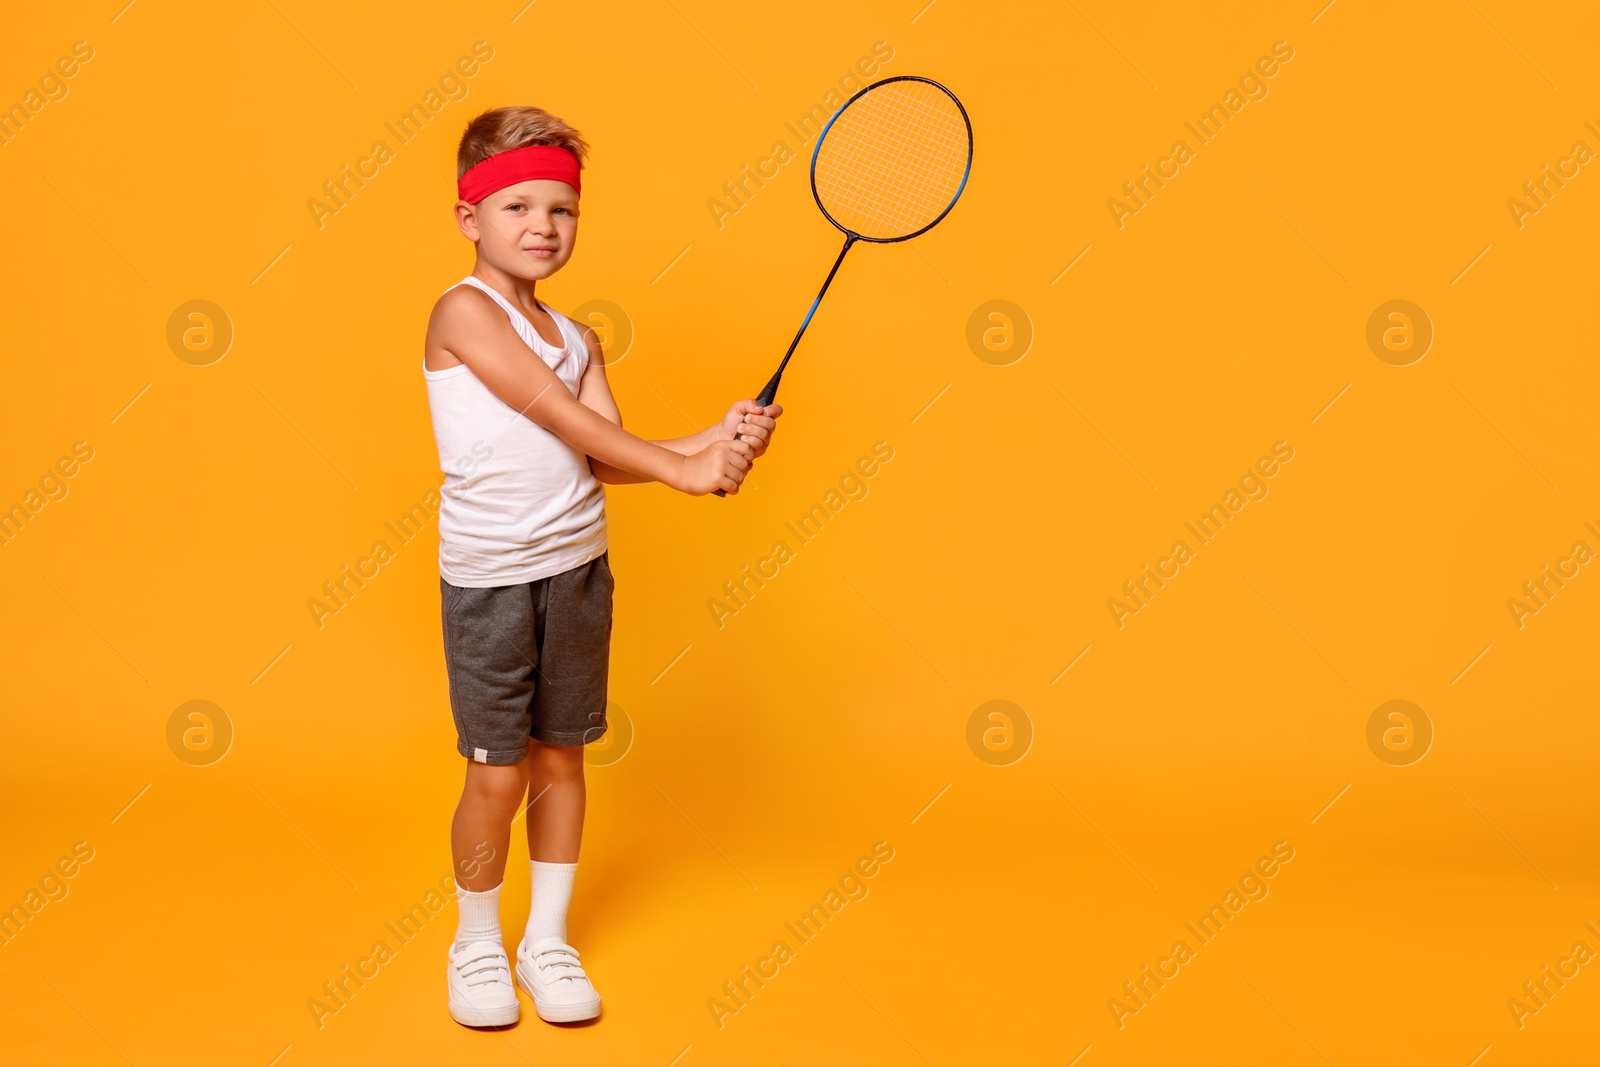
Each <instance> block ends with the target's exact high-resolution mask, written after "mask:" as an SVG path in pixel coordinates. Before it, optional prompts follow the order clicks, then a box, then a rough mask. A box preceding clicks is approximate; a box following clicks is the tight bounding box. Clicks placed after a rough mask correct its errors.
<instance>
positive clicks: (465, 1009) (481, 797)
mask: <svg viewBox="0 0 1600 1067" xmlns="http://www.w3.org/2000/svg"><path fill="white" fill-rule="evenodd" d="M527 788H528V761H527V760H526V759H524V760H522V761H521V762H520V763H514V764H510V765H498V766H497V765H491V764H487V763H479V762H477V761H476V760H469V761H468V762H467V774H466V782H465V784H464V785H463V786H462V789H461V800H460V801H459V802H458V803H457V805H456V813H455V817H454V818H453V819H452V820H451V821H450V852H451V857H452V860H453V863H454V866H455V877H456V906H457V909H458V911H459V912H460V916H461V918H460V922H459V924H458V925H457V927H456V937H455V941H454V942H453V943H452V944H451V946H450V952H449V967H448V971H447V977H448V979H449V989H450V1015H451V1017H452V1018H453V1019H455V1020H456V1022H458V1023H461V1024H463V1025H465V1026H507V1025H509V1024H511V1023H514V1022H516V1021H517V1017H518V1014H519V1008H518V1006H517V994H516V990H515V989H514V988H513V986H512V982H511V963H510V960H509V958H508V957H507V956H506V952H505V948H504V947H503V943H502V941H501V935H500V890H501V887H502V883H503V882H504V880H505V872H506V852H507V851H508V849H509V847H510V843H511V821H512V819H514V818H515V817H516V813H517V807H518V805H520V804H521V803H522V798H523V797H524V796H525V795H526V794H527Z"/></svg>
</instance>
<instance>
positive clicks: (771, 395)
mask: <svg viewBox="0 0 1600 1067" xmlns="http://www.w3.org/2000/svg"><path fill="white" fill-rule="evenodd" d="M855 243H856V237H855V234H851V235H850V236H848V237H846V238H845V239H844V247H843V248H841V249H839V258H838V259H835V260H834V261H833V267H832V269H830V270H829V271H828V276H827V277H826V278H824V279H823V280H822V288H821V289H818V290H817V298H816V299H815V300H813V301H811V310H809V311H807V312H806V317H805V320H804V321H803V322H801V323H800V329H798V330H796V331H795V335H794V340H793V341H790V342H789V350H788V351H787V352H785V353H784V354H783V362H781V363H779V364H778V369H777V370H776V371H774V372H773V375H772V377H771V378H769V379H768V380H767V384H766V385H765V386H764V387H763V388H762V390H761V393H760V395H758V396H757V397H756V403H757V404H760V405H761V406H762V407H766V406H767V405H768V404H770V403H772V401H773V400H774V399H776V398H777V396H778V383H779V382H780V381H781V380H782V379H783V370H784V368H785V367H787V366H788V365H789V357H790V356H792V355H794V350H795V347H796V346H798V345H799V344H800V338H802V337H804V336H805V334H806V327H807V326H810V325H811V319H812V317H813V316H814V315H816V313H817V307H818V305H820V304H821V303H822V296H823V294H824V293H826V292H827V291H828V286H830V285H832V284H833V276H834V275H835V274H838V273H839V264H841V263H843V262H844V256H845V253H846V252H848V251H850V246H851V245H853V244H855ZM733 439H734V440H735V441H742V440H744V438H743V437H741V436H740V435H739V434H734V435H733ZM713 492H714V493H715V494H716V495H717V496H727V495H728V494H727V492H726V491H725V490H722V489H716V490H713Z"/></svg>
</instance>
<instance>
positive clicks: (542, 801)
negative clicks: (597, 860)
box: [527, 740, 586, 945]
mask: <svg viewBox="0 0 1600 1067" xmlns="http://www.w3.org/2000/svg"><path fill="white" fill-rule="evenodd" d="M528 767H529V776H528V801H529V807H528V858H529V859H530V861H531V862H530V863H529V868H530V870H531V872H532V881H533V900H532V904H531V906H530V907H529V909H528V929H527V939H528V944H530V945H533V944H537V943H538V942H539V941H540V940H541V939H543V938H546V937H555V938H559V939H560V940H562V941H565V940H566V939H567V905H568V903H569V902H570V901H571V899H572V882H573V879H574V877H575V876H576V874H577V869H578V847H579V845H580V844H581V842H582V839H583V813H584V805H585V801H586V790H585V786H584V780H583V746H582V745H550V744H546V743H544V742H543V741H538V740H535V741H533V743H532V748H531V749H530V750H529V752H528ZM535 798H538V799H537V801H535Z"/></svg>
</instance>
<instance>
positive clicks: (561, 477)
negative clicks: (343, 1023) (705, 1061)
mask: <svg viewBox="0 0 1600 1067" xmlns="http://www.w3.org/2000/svg"><path fill="white" fill-rule="evenodd" d="M587 149H588V146H587V145H586V144H585V142H584V140H583V138H582V137H581V136H580V135H579V134H578V132H577V131H576V130H574V129H572V127H570V126H568V125H567V124H566V123H565V122H563V121H561V120H560V119H559V118H556V117H555V116H553V115H551V114H549V113H547V112H545V111H542V110H540V109H539V108H534V107H509V108H497V109H495V110H493V111H488V112H485V113H484V114H482V115H479V116H478V117H477V118H475V119H473V120H472V122H471V123H470V124H468V126H467V129H466V132H465V133H464V134H463V135H462V137H461V144H460V147H459V149H458V151H457V158H456V168H457V169H456V173H457V177H458V179H459V181H458V188H457V192H458V193H459V195H460V199H459V200H458V201H457V202H456V205H455V214H456V223H457V225H458V226H459V227H460V229H461V233H462V235H463V236H465V237H466V238H467V239H468V240H469V241H471V242H472V243H473V245H474V246H475V247H476V263H475V265H474V266H473V270H472V274H471V275H469V276H468V277H467V278H465V279H463V280H462V281H461V282H460V283H458V284H457V285H456V286H454V287H452V288H451V289H449V290H448V291H447V292H446V293H445V294H444V295H443V296H442V297H441V298H440V299H439V302H438V303H437V304H436V305H434V308H433V315H432V317H431V318H430V319H429V321H428V336H427V342H426V349H425V352H426V354H425V356H424V358H423V376H424V378H425V379H426V380H427V386H428V405H429V408H430V409H431V411H432V415H433V432H434V437H435V439H436V440H437V442H438V446H439V465H440V467H441V468H442V469H443V471H444V474H445V481H444V486H443V489H442V492H441V495H442V498H443V506H442V508H441V510H440V512H439V574H440V578H439V590H440V597H441V600H442V614H443V621H444V649H445V663H446V669H447V671H448V673H449V684H450V705H451V710H452V712H453V714H454V717H455V723H456V733H457V746H456V747H457V750H458V751H459V752H460V754H461V755H463V756H465V757H466V758H467V773H466V785H465V787H464V788H463V790H462V793H461V801H460V804H459V805H458V806H457V808H456V812H455V818H454V820H453V822H452V823H451V827H450V849H451V853H452V856H453V859H454V861H455V870H456V872H457V873H456V899H457V903H458V905H459V908H460V927H459V929H458V930H457V933H456V938H455V942H454V943H453V944H452V945H451V946H450V951H449V960H448V966H447V968H446V973H447V977H448V989H449V1006H450V1015H451V1017H452V1018H454V1019H455V1020H456V1022H458V1023H461V1024H463V1025H465V1026H505V1025H508V1024H510V1023H514V1022H516V1021H517V1017H518V1014H519V1007H518V1002H517V993H516V988H515V985H520V986H521V987H522V988H523V989H524V990H526V991H527V993H528V995H529V996H531V997H532V998H533V1004H534V1009H535V1010H536V1011H537V1012H538V1014H539V1017H540V1018H542V1019H545V1020H547V1021H549V1022H575V1021H578V1020H583V1019H592V1018H594V1017H595V1016H597V1015H598V1014H599V1013H600V996H599V994H598V993H596V992H595V989H594V986H593V985H592V984H591V983H590V981H589V978H588V975H586V974H585V973H584V970H583V967H582V965H581V964H580V963H579V960H578V952H577V950H576V949H574V948H573V947H572V946H571V945H569V944H567V929H566V916H567V901H568V899H569V897H570V895H571V892H572V882H573V874H574V872H575V870H576V868H577V859H578V843H579V839H580V837H581V835H582V831H583V809H584V781H583V746H584V744H585V743H586V742H589V741H594V740H597V739H599V737H600V736H601V735H602V734H604V733H605V731H606V718H605V709H606V673H607V665H608V657H609V648H610V637H611V593H612V580H611V569H610V564H609V560H608V558H607V553H606V518H605V492H604V490H603V489H601V488H600V485H599V483H601V482H610V483H621V482H647V481H658V482H662V483H665V484H666V485H669V486H671V487H672V488H674V489H678V490H681V491H682V492H685V493H691V494H695V495H700V494H704V493H709V492H711V491H713V490H715V489H723V490H726V491H727V492H728V493H729V494H730V495H732V494H734V493H737V492H738V491H739V484H740V482H742V481H743V480H744V477H745V474H746V473H747V472H748V471H749V469H750V464H751V463H752V462H753V461H754V460H755V459H756V458H757V457H759V456H760V455H761V454H762V453H763V452H765V451H766V448H767V444H768V442H769V441H770V439H771V433H772V430H773V428H774V426H775V420H776V419H777V417H778V416H779V415H780V414H781V413H782V409H781V408H780V407H779V406H778V405H776V404H774V405H771V406H768V407H765V408H763V407H761V406H760V405H758V404H756V403H755V402H754V401H751V400H741V401H739V402H737V403H736V404H734V405H733V407H732V408H731V409H730V410H729V411H728V414H727V415H726V416H724V418H723V419H722V421H721V422H720V423H719V424H718V425H716V426H714V427H711V428H710V429H708V430H705V431H703V432H701V433H698V434H694V435H691V436H688V437H681V438H677V439H675V440H670V441H646V440H642V439H640V438H638V437H635V436H634V435H633V434H631V433H629V432H628V431H626V430H624V429H623V428H622V425H621V423H622V418H621V416H620V414H619V413H618V411H617V404H616V401H615V400H613V399H612V396H611V389H610V387H609V386H608V385H607V384H606V373H605V360H604V358H603V356H602V354H601V349H600V342H599V339H598V338H597V337H596V336H595V333H594V331H593V330H591V329H588V328H587V327H584V326H580V325H578V324H577V323H574V322H573V321H572V320H571V319H568V318H567V317H566V316H565V315H562V314H561V313H560V312H558V311H555V310H554V309H552V308H550V307H548V306H546V305H545V304H543V303H542V302H540V301H539V300H538V299H537V298H536V297H535V296H534V288H535V286H536V285H537V283H538V282H539V281H540V280H541V279H544V278H548V277H550V276H551V275H552V274H554V273H555V272H556V271H558V270H560V269H561V268H562V266H563V265H565V264H566V262H567V260H568V258H569V257H570V256H571V255H572V250H573V245H574V242H575V240H576V238H577V227H578V196H579V171H580V170H581V168H582V163H583V159H584V156H585V155H586V153H587ZM527 796H531V800H530V802H529V806H528V809H527V815H528V854H529V856H530V866H531V870H532V877H533V906H532V910H531V914H530V915H529V916H528V926H527V930H526V932H525V934H524V936H523V939H522V942H521V945H520V946H519V948H518V950H517V961H516V969H515V972H514V977H513V971H512V969H511V964H510V961H509V960H508V959H507V956H506V950H505V948H504V946H503V944H502V942H501V935H500V920H499V903H500V886H501V882H502V880H503V878H504V875H505V868H506V850H507V847H508V845H509V841H510V836H511V824H512V821H513V820H514V818H515V816H516V814H517V810H518V809H519V808H520V807H521V805H522V802H523V798H524V797H527ZM513 981H514V982H515V985H513Z"/></svg>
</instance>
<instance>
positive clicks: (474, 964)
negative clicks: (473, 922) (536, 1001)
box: [446, 941, 522, 1026]
mask: <svg viewBox="0 0 1600 1067" xmlns="http://www.w3.org/2000/svg"><path fill="white" fill-rule="evenodd" d="M446 972H447V975H448V978H449V984H450V1018H452V1019H454V1020H455V1021H456V1022H458V1023H460V1024H461V1025H462V1026H510V1025H511V1024H512V1023H514V1022H516V1021H517V1017H518V1016H519V1015H520V1014H521V1011H522V1009H521V1006H520V1005H519V1004H518V1003H517V989H516V986H514V985H512V984H511V961H510V960H508V959H507V958H506V950H505V946H503V945H501V944H499V943H498V942H495V941H474V942H472V944H470V945H462V946H459V947H458V946H456V945H451V946H450V965H449V967H448V968H447V969H446Z"/></svg>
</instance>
